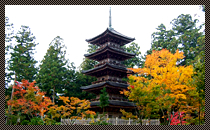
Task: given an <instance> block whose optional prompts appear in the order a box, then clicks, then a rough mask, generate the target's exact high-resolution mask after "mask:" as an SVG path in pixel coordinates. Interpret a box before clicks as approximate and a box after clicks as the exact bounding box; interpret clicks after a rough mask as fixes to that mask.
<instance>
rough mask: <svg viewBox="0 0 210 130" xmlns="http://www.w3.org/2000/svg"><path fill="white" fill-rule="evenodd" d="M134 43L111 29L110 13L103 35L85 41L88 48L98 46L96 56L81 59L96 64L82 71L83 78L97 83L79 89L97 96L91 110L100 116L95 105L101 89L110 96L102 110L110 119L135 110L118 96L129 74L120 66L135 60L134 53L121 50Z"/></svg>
mask: <svg viewBox="0 0 210 130" xmlns="http://www.w3.org/2000/svg"><path fill="white" fill-rule="evenodd" d="M134 40H135V38H130V37H127V36H125V35H122V34H121V33H119V32H117V31H115V30H114V29H113V28H112V27H111V10H110V17H109V28H107V29H106V30H105V31H104V32H103V33H102V34H100V35H98V36H96V37H94V38H91V39H87V40H86V41H87V42H88V43H90V44H93V45H98V46H99V49H97V50H96V52H94V53H90V54H85V55H84V56H85V57H86V58H89V59H92V60H96V61H99V63H98V64H97V65H95V66H94V68H93V69H90V70H86V71H83V73H84V74H86V75H90V76H95V77H96V78H97V81H95V82H92V85H89V86H84V87H81V89H82V90H84V91H87V92H90V93H94V94H96V99H93V100H92V101H91V110H93V111H96V112H102V109H101V108H100V107H99V106H98V105H99V97H100V93H101V92H100V90H101V89H103V87H106V91H107V93H108V94H109V106H107V107H106V108H105V111H106V112H107V114H108V115H109V117H119V116H121V115H122V114H121V112H120V109H125V110H127V111H131V110H132V109H133V108H134V103H132V102H128V100H127V99H124V98H123V95H122V94H120V92H119V91H122V90H123V89H127V87H128V84H127V83H126V82H125V81H123V80H122V78H124V77H127V72H128V70H127V69H126V67H125V66H124V65H122V64H121V62H122V61H124V60H127V59H130V58H133V57H134V56H135V54H133V53H127V52H125V50H123V49H122V48H121V46H123V45H125V44H127V43H130V42H132V41H134Z"/></svg>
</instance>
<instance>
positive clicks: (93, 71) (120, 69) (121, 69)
mask: <svg viewBox="0 0 210 130" xmlns="http://www.w3.org/2000/svg"><path fill="white" fill-rule="evenodd" d="M105 70H112V71H117V72H124V73H126V72H127V69H126V68H125V67H121V66H118V65H113V64H110V63H105V64H103V65H101V66H98V67H95V68H93V69H90V70H85V71H82V73H83V74H86V75H90V76H96V73H99V72H101V71H105ZM100 76H102V75H100Z"/></svg>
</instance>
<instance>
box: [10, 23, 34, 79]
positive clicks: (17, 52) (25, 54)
mask: <svg viewBox="0 0 210 130" xmlns="http://www.w3.org/2000/svg"><path fill="white" fill-rule="evenodd" d="M35 39H36V38H35V36H33V34H32V33H31V30H30V28H29V27H28V26H21V28H20V30H19V31H18V32H17V34H16V36H15V40H16V45H15V46H12V47H11V50H12V52H11V53H10V54H11V58H10V60H9V71H11V73H9V76H14V75H15V79H16V80H17V81H21V80H22V79H26V80H29V82H32V81H33V80H34V79H35V74H36V73H37V68H36V67H35V65H36V63H37V61H36V60H35V59H34V58H33V54H34V52H33V51H34V50H35V46H36V45H38V44H37V43H35Z"/></svg>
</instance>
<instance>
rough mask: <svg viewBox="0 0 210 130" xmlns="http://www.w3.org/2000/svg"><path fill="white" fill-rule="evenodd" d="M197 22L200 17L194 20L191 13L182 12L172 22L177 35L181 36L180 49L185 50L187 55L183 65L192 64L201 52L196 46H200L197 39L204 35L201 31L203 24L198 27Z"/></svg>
mask: <svg viewBox="0 0 210 130" xmlns="http://www.w3.org/2000/svg"><path fill="white" fill-rule="evenodd" d="M197 22H198V19H195V20H193V19H192V17H191V16H190V15H189V14H187V15H184V14H181V15H179V16H178V18H177V19H174V20H172V22H171V24H172V27H173V30H174V31H175V36H176V37H179V38H178V40H179V45H180V47H179V50H180V51H183V52H184V55H185V58H184V61H182V62H181V65H189V64H192V61H193V60H194V58H195V57H196V56H197V55H198V53H199V52H198V51H196V47H197V46H199V45H198V43H197V41H198V38H199V37H201V36H202V32H199V31H200V29H201V26H200V27H196V23H197Z"/></svg>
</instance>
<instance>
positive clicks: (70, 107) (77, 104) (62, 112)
mask: <svg viewBox="0 0 210 130" xmlns="http://www.w3.org/2000/svg"><path fill="white" fill-rule="evenodd" d="M59 100H62V101H63V103H64V104H65V105H61V106H58V105H53V106H51V107H50V108H49V111H48V113H50V114H51V118H52V119H54V118H60V117H61V118H66V119H70V120H69V123H70V125H72V124H74V122H75V120H76V119H82V118H86V117H91V116H92V115H96V113H95V112H94V111H90V110H88V108H90V102H89V101H88V100H85V99H84V100H80V99H79V98H77V97H71V98H70V99H69V97H64V96H60V97H59ZM45 120H49V118H48V117H46V118H45Z"/></svg>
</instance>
